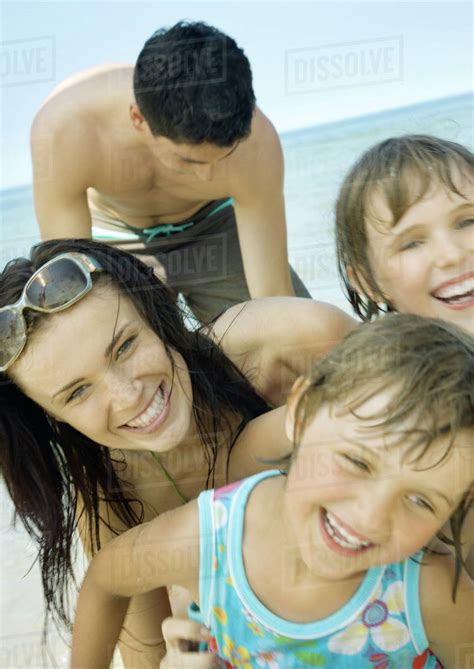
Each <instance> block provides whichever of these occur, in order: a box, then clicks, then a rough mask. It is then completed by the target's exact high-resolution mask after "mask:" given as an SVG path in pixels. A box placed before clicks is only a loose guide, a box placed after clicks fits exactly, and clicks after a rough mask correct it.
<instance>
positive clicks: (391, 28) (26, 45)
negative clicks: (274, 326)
mask: <svg viewBox="0 0 474 669" xmlns="http://www.w3.org/2000/svg"><path fill="white" fill-rule="evenodd" d="M180 19H191V20H204V21H207V22H208V23H211V24H213V25H215V26H216V27H218V28H219V29H221V30H222V31H224V32H226V33H228V34H229V35H231V36H232V37H234V39H235V40H236V41H237V43H238V44H239V45H240V46H242V47H243V48H244V50H245V52H246V54H247V56H248V57H249V59H250V62H251V65H252V70H253V75H254V89H255V92H256V95H257V102H258V104H259V106H260V107H261V108H262V109H263V111H264V112H265V113H266V114H267V115H268V116H269V117H270V118H271V120H272V121H273V123H274V124H275V126H276V128H277V130H278V131H280V132H284V131H286V130H291V129H296V128H302V127H309V126H312V125H316V124H321V123H329V122H331V121H335V120H338V119H341V118H346V117H351V116H359V115H363V114H367V113H370V112H375V111H380V110H382V109H387V108H393V107H401V106H406V105H409V104H414V103H416V102H420V101H423V100H430V99H435V98H441V97H446V96H449V95H454V94H458V93H464V92H467V91H468V90H470V89H471V88H472V53H473V23H472V6H471V3H468V2H441V1H440V2H428V1H426V2H385V1H380V0H379V1H378V2H355V1H353V2H319V1H316V2H305V3H299V2H291V3H290V2H275V1H274V0H273V1H271V2H233V1H231V0H227V1H223V0H219V2H198V1H194V2H189V1H188V2H181V1H179V0H178V1H177V0H174V2H173V3H171V2H143V3H142V2H133V3H132V2H127V1H123V2H121V1H117V0H114V2H92V1H87V0H84V1H83V2H69V1H67V0H63V1H60V2H34V3H32V2H21V1H18V0H16V1H15V2H10V3H8V2H4V3H3V4H2V44H1V45H0V85H1V94H2V106H1V111H2V114H1V149H2V172H3V174H2V176H1V178H0V187H4V188H5V187H11V186H14V185H19V184H24V183H28V182H30V181H31V170H30V160H29V148H28V136H29V128H30V126H31V122H32V119H33V117H34V114H35V111H36V110H37V109H38V107H39V105H40V104H41V102H42V100H43V99H44V98H45V97H46V95H47V94H48V93H49V92H50V91H51V90H52V89H53V88H54V87H55V86H56V85H57V84H58V83H59V82H60V81H61V80H63V79H64V78H65V77H67V76H69V75H71V74H73V73H75V72H77V71H79V70H81V69H84V68H87V67H91V66H93V65H96V64H98V63H107V62H109V63H112V62H123V63H133V62H135V60H136V57H137V55H138V53H139V51H140V49H141V46H142V45H143V42H144V41H145V40H146V39H147V38H148V37H149V36H150V35H151V33H153V32H154V31H155V30H156V29H157V28H159V27H163V26H171V25H173V24H174V23H175V22H176V21H178V20H180Z"/></svg>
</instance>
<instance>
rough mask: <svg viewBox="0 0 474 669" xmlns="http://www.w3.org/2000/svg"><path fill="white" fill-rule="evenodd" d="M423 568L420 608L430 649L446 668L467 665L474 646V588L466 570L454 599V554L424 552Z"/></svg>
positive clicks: (451, 668) (453, 668)
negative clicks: (424, 562) (429, 553)
mask: <svg viewBox="0 0 474 669" xmlns="http://www.w3.org/2000/svg"><path fill="white" fill-rule="evenodd" d="M424 559H425V560H426V565H424V566H423V567H422V569H421V579H420V595H421V610H422V614H423V623H424V626H425V632H426V636H427V637H428V640H429V643H430V648H431V650H432V651H433V652H434V653H435V655H436V656H437V657H438V659H439V660H440V661H441V663H442V665H443V667H444V669H457V668H458V667H464V666H467V664H466V662H467V661H468V658H469V657H472V652H473V649H474V623H473V616H472V614H473V611H474V588H473V584H472V582H471V581H470V579H469V578H468V577H467V576H466V574H465V573H464V572H463V573H462V575H461V578H460V580H459V585H458V588H457V592H456V601H455V603H454V602H453V600H452V594H451V593H452V586H453V574H454V564H453V563H454V560H453V558H452V556H451V555H446V556H444V555H425V558H424Z"/></svg>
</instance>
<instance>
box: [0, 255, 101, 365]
mask: <svg viewBox="0 0 474 669" xmlns="http://www.w3.org/2000/svg"><path fill="white" fill-rule="evenodd" d="M101 270H102V267H101V266H100V264H99V263H98V261H97V260H95V258H92V257H90V256H87V255H85V254H84V253H75V252H71V253H61V254H60V255H58V256H56V257H55V258H53V259H52V260H49V261H48V262H47V263H46V264H45V265H43V266H42V267H40V268H39V269H38V270H36V272H35V273H34V274H32V276H31V277H30V278H29V279H28V281H27V283H26V285H25V287H24V288H23V291H22V293H21V296H20V299H19V300H17V301H16V302H15V303H14V304H9V305H7V306H6V307H1V308H0V372H5V371H6V370H7V369H8V368H9V367H10V365H12V364H13V363H14V362H15V360H17V358H18V357H19V355H20V354H21V352H22V351H23V349H24V348H25V344H26V340H27V325H26V321H25V317H24V316H23V310H24V309H33V311H40V312H43V313H48V314H50V313H54V312H56V311H62V310H63V309H67V308H68V307H70V306H71V305H73V304H74V303H75V302H77V301H78V300H80V299H81V298H83V297H84V295H87V293H88V292H89V291H90V290H91V288H92V285H93V284H92V276H91V275H92V273H93V272H100V271H101Z"/></svg>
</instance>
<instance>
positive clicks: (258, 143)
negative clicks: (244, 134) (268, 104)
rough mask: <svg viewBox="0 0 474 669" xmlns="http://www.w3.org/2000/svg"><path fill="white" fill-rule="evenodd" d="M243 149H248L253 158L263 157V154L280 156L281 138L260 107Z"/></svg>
mask: <svg viewBox="0 0 474 669" xmlns="http://www.w3.org/2000/svg"><path fill="white" fill-rule="evenodd" d="M242 148H243V149H248V153H249V155H250V154H252V157H253V158H255V157H257V156H259V155H262V152H265V153H266V154H268V153H269V152H270V153H271V154H272V153H278V154H279V153H280V151H281V143H280V138H279V137H278V133H277V131H276V129H275V126H274V125H273V123H272V122H271V121H270V119H269V118H268V117H267V116H265V114H264V113H263V112H262V110H261V109H259V108H258V107H256V108H255V113H254V116H253V119H252V127H251V131H250V135H249V136H248V138H247V139H246V140H245V142H243V143H242Z"/></svg>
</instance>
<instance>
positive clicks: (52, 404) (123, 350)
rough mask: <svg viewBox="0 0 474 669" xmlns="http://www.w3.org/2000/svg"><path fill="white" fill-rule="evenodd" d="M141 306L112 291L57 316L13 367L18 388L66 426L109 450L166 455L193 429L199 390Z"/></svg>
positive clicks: (99, 291) (104, 289)
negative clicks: (195, 397)
mask: <svg viewBox="0 0 474 669" xmlns="http://www.w3.org/2000/svg"><path fill="white" fill-rule="evenodd" d="M171 356H172V359H173V360H170V357H169V355H168V353H167V351H166V349H165V347H164V345H163V342H162V341H161V340H160V338H159V337H158V336H157V335H156V334H155V333H154V332H153V330H152V329H151V328H150V326H149V325H148V323H147V322H146V321H144V320H143V318H142V317H141V315H140V314H139V313H138V311H137V310H136V308H135V306H134V304H133V302H132V301H131V300H130V299H129V298H127V297H126V296H124V295H122V294H119V292H118V291H117V290H115V289H114V288H112V287H110V286H96V287H95V288H94V289H93V290H92V291H91V292H90V293H89V294H88V295H87V296H86V297H85V298H84V299H83V300H81V301H80V302H78V303H77V304H75V305H73V306H72V307H71V308H69V309H67V310H66V311H64V312H61V313H57V314H52V315H50V316H48V317H47V321H46V320H45V321H44V322H43V323H41V325H40V326H39V327H38V332H33V334H32V335H30V337H29V341H28V344H27V346H26V348H25V350H24V352H23V353H22V355H21V356H20V358H19V359H18V361H17V362H16V363H15V364H14V365H13V366H12V368H11V370H10V373H11V376H12V377H13V380H14V381H15V382H16V383H17V384H18V385H19V386H20V388H21V389H22V390H23V391H24V392H25V394H27V395H28V396H29V397H30V398H31V399H33V400H34V401H35V402H37V403H38V404H39V405H40V406H42V407H43V408H44V409H45V411H47V412H48V413H49V414H50V415H51V416H53V417H54V418H56V420H58V421H62V422H65V423H68V424H69V425H71V426H72V427H74V428H75V429H76V430H78V431H79V432H81V433H82V434H84V435H85V436H87V437H89V438H90V439H92V440H93V441H95V442H97V443H98V444H101V445H103V446H107V447H108V448H119V449H134V450H150V451H156V452H164V451H168V450H171V449H172V448H175V447H176V446H178V445H179V444H180V443H181V441H182V440H183V439H185V438H186V436H187V435H188V434H189V432H190V430H191V428H192V399H193V398H192V388H191V382H190V377H189V373H188V370H187V367H186V363H185V362H184V360H183V358H182V356H181V355H180V354H179V353H177V352H176V351H171Z"/></svg>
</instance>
